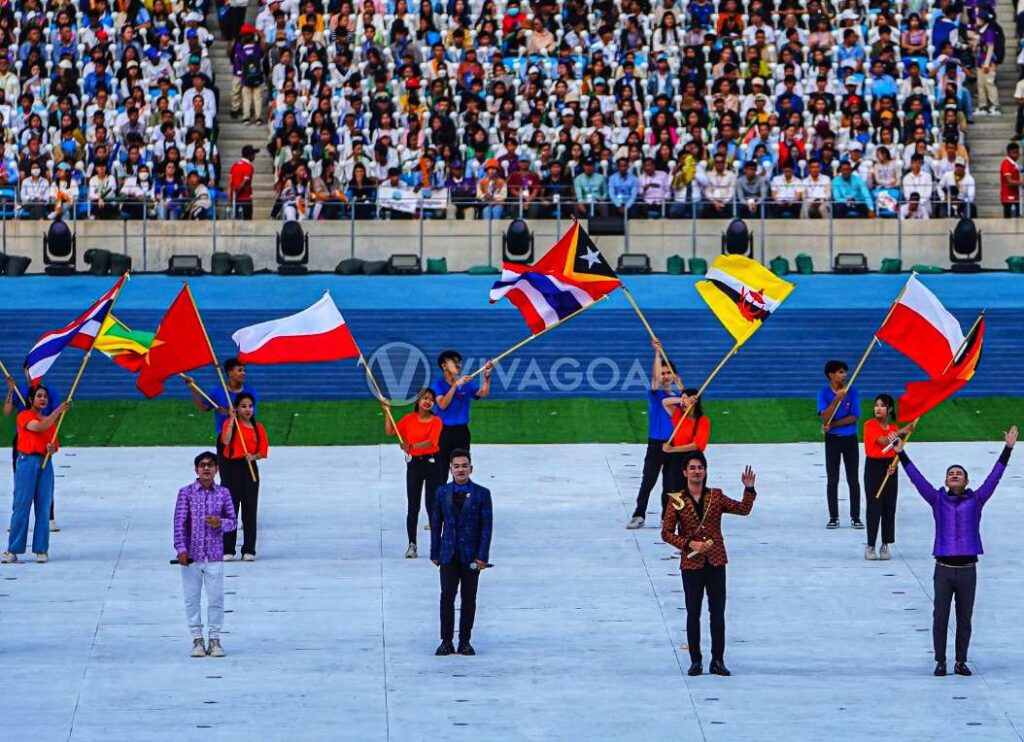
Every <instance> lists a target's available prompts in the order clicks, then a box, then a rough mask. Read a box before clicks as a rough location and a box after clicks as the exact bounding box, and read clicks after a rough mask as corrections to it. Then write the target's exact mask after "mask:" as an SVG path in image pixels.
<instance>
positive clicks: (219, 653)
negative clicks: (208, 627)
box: [206, 639, 225, 657]
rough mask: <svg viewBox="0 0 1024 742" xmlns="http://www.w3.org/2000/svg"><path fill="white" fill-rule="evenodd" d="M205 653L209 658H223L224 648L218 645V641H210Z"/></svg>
mask: <svg viewBox="0 0 1024 742" xmlns="http://www.w3.org/2000/svg"><path fill="white" fill-rule="evenodd" d="M206 653H207V654H208V655H210V656H211V657H223V656H224V654H225V652H224V647H222V646H221V645H220V639H210V648H209V649H207V650H206Z"/></svg>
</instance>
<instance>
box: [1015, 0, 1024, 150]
mask: <svg viewBox="0 0 1024 742" xmlns="http://www.w3.org/2000/svg"><path fill="white" fill-rule="evenodd" d="M1021 15H1022V16H1024V12H1022V13H1021ZM1021 55H1022V56H1024V51H1022V52H1021ZM1017 64H1018V65H1020V64H1022V63H1021V61H1020V60H1019V59H1018V62H1017ZM1013 97H1014V98H1016V99H1017V125H1016V128H1015V132H1014V134H1015V136H1016V138H1017V139H1020V138H1022V137H1024V76H1022V77H1021V79H1020V80H1018V81H1017V87H1015V88H1014V89H1013Z"/></svg>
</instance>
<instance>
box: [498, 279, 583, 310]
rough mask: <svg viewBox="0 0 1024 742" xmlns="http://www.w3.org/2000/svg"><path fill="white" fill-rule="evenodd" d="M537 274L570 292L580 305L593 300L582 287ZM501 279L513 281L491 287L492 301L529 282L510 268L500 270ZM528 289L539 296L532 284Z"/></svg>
mask: <svg viewBox="0 0 1024 742" xmlns="http://www.w3.org/2000/svg"><path fill="white" fill-rule="evenodd" d="M537 275H543V276H544V278H546V279H547V280H549V281H550V282H551V284H552V285H553V286H554V287H555V288H557V289H558V290H559V291H567V292H569V293H570V294H572V296H573V298H574V299H576V301H578V302H579V303H580V306H581V307H582V306H586V305H587V304H590V303H591V302H593V301H594V300H593V298H591V296H590V294H588V293H587V292H586V291H584V290H583V289H581V288H579V287H578V286H573V285H572V284H571V283H565V282H563V281H559V280H558V279H557V278H555V277H554V276H549V275H547V274H546V273H545V274H537ZM501 280H502V282H503V283H509V282H513V283H512V285H511V286H503V287H501V288H500V289H491V297H490V298H491V301H492V302H495V301H497V300H498V299H500V298H501V297H503V296H504V295H505V294H507V293H508V292H509V291H511V290H512V289H522V288H523V287H524V286H525V285H528V283H529V279H528V278H524V277H523V275H522V274H521V273H516V272H515V271H510V270H504V271H502V273H501ZM530 289H531V290H532V291H533V294H534V295H536V296H541V294H540V292H538V291H536V290H535V289H533V287H532V286H530Z"/></svg>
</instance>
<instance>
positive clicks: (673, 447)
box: [661, 389, 711, 492]
mask: <svg viewBox="0 0 1024 742" xmlns="http://www.w3.org/2000/svg"><path fill="white" fill-rule="evenodd" d="M661 404H662V406H663V407H664V408H665V411H666V412H668V414H669V415H671V416H672V429H673V430H675V431H676V432H675V435H673V436H672V440H671V441H666V442H665V444H664V445H662V447H661V450H663V451H664V452H665V453H667V454H672V459H671V461H670V463H669V466H668V472H669V474H670V477H669V479H670V481H669V482H668V483H667V485H666V486H667V488H668V491H669V492H679V491H680V490H682V488H683V482H684V480H683V461H684V459H685V458H686V456H685V455H684V454H687V453H689V452H690V451H700V452H701V453H703V452H704V449H705V448H707V447H708V440H709V439H710V438H711V419H710V418H709V417H708V416H707V415H705V414H704V407H703V406H702V405H701V403H700V397H698V396H697V390H696V389H684V390H683V393H682V395H681V396H679V397H666V398H665V399H663V400H662V401H661ZM691 406H692V407H693V411H692V412H691V413H690V414H689V415H687V417H686V419H685V420H683V415H684V414H685V412H686V410H687V408H689V407H691ZM680 420H682V424H680V422H679V421H680ZM676 426H678V430H676Z"/></svg>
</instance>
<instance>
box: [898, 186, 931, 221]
mask: <svg viewBox="0 0 1024 742" xmlns="http://www.w3.org/2000/svg"><path fill="white" fill-rule="evenodd" d="M928 218H929V217H928V208H927V206H926V204H925V203H924V202H923V201H922V199H921V194H920V193H918V192H917V191H914V192H913V193H911V194H910V197H909V198H908V199H907V201H906V203H904V204H903V205H902V206H900V219H928Z"/></svg>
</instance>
